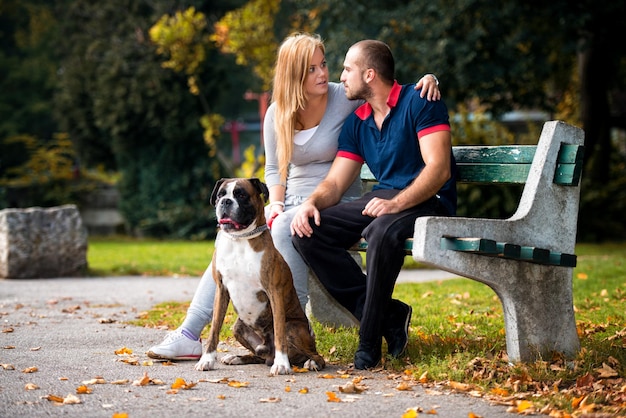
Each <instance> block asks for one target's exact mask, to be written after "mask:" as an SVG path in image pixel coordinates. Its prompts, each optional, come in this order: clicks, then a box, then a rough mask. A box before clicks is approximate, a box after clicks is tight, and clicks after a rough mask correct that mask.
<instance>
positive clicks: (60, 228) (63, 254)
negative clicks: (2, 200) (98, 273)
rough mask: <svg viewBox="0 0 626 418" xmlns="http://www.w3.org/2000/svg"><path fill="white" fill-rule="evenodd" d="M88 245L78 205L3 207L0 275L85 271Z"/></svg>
mask: <svg viewBox="0 0 626 418" xmlns="http://www.w3.org/2000/svg"><path fill="white" fill-rule="evenodd" d="M87 245H88V244H87V230H86V228H85V227H84V226H83V222H82V220H81V217H80V213H79V211H78V208H77V207H76V206H75V205H64V206H55V207H50V208H40V207H32V208H26V209H4V210H0V278H9V279H25V278H47V277H68V276H77V275H81V274H84V273H85V272H86V269H87Z"/></svg>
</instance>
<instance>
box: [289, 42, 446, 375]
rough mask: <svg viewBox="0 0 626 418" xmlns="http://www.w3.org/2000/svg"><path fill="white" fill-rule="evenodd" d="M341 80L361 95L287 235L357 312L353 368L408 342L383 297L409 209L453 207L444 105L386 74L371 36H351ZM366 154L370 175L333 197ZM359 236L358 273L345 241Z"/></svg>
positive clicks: (409, 223)
mask: <svg viewBox="0 0 626 418" xmlns="http://www.w3.org/2000/svg"><path fill="white" fill-rule="evenodd" d="M343 67H344V69H343V72H342V73H341V81H342V82H343V84H344V88H345V91H346V95H347V97H348V98H349V99H364V100H366V103H365V104H364V105H362V106H361V107H359V108H358V109H357V110H356V111H355V112H354V113H353V114H352V115H350V116H349V117H348V119H346V122H345V124H344V126H343V129H342V132H341V135H340V137H339V149H338V152H337V156H336V158H335V161H334V162H333V165H332V167H331V169H330V171H329V173H328V175H327V176H326V178H325V179H324V180H323V181H322V183H320V184H319V185H318V186H317V188H316V189H315V191H314V192H313V193H312V195H311V196H310V197H309V199H307V200H306V201H305V202H304V203H303V204H302V205H301V207H300V209H299V211H298V213H297V214H296V215H295V217H294V219H293V221H292V223H291V230H292V234H293V243H294V245H295V247H296V249H297V250H298V251H299V252H300V253H301V254H302V256H303V258H304V260H305V261H306V262H307V264H308V265H309V266H310V268H311V269H312V270H313V271H314V272H315V274H316V275H317V277H318V278H319V280H320V281H321V282H322V284H323V285H324V286H325V287H326V288H327V289H328V291H329V292H330V293H331V294H332V295H333V296H334V297H335V298H336V299H337V300H338V301H339V302H340V303H341V304H342V305H343V306H345V307H346V308H347V309H348V310H350V312H352V313H353V314H354V315H355V317H356V318H358V319H359V320H360V322H361V327H360V331H359V347H358V349H357V351H356V353H355V355H354V366H355V368H357V369H367V368H370V367H374V366H376V365H377V364H378V362H379V361H380V358H381V355H382V338H383V337H384V338H385V340H386V341H387V351H388V354H390V355H392V356H394V357H398V356H400V355H401V354H402V353H403V352H404V350H405V348H406V345H407V342H408V326H409V322H410V319H411V311H412V310H411V307H410V306H409V305H407V304H405V303H403V302H401V301H399V300H395V299H392V298H391V296H392V293H393V288H394V285H395V282H396V279H397V277H398V274H399V273H400V269H401V268H402V264H403V262H404V250H403V248H404V241H405V240H406V239H407V238H409V237H412V236H413V226H414V223H415V219H416V218H417V217H419V216H425V215H454V214H455V212H456V182H455V178H454V177H455V174H454V172H455V169H454V167H455V163H454V157H453V155H452V146H451V137H450V125H449V121H448V111H447V108H446V106H445V104H444V103H443V102H442V101H436V102H429V101H427V100H426V99H423V98H420V97H419V91H417V92H416V91H414V90H413V88H412V85H405V86H401V85H399V84H398V83H397V82H396V81H395V80H394V60H393V56H392V54H391V51H390V49H389V47H388V46H387V45H386V44H384V43H383V42H380V41H374V40H365V41H360V42H357V43H356V44H354V45H353V46H352V47H351V48H350V49H349V50H348V52H347V54H346V57H345V60H344V66H343ZM364 162H365V163H367V164H368V166H369V168H370V170H371V171H372V173H373V174H374V176H375V177H376V179H377V180H378V185H377V186H376V187H375V189H374V190H373V191H372V192H370V193H366V194H365V195H363V197H361V198H360V199H357V200H355V201H352V202H348V203H341V204H338V205H336V204H337V203H338V202H339V199H340V197H341V195H342V194H343V192H344V191H345V190H346V189H347V188H348V187H349V185H350V184H351V183H352V181H354V179H355V178H357V176H358V175H359V173H360V169H361V165H362V164H363V163H364ZM361 237H363V238H365V239H366V240H367V242H368V249H367V255H366V266H367V271H366V273H367V275H364V274H363V272H362V270H361V266H360V265H358V264H357V263H356V262H355V261H354V260H353V259H352V257H351V256H350V254H349V253H348V251H347V249H348V248H350V247H351V246H352V245H353V244H354V243H355V242H357V241H358V240H359V239H360V238H361Z"/></svg>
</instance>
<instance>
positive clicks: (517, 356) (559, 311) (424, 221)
mask: <svg viewBox="0 0 626 418" xmlns="http://www.w3.org/2000/svg"><path fill="white" fill-rule="evenodd" d="M583 141H584V134H583V131H582V130H581V129H578V128H575V127H573V126H570V125H567V124H565V123H563V122H547V123H546V124H545V125H544V128H543V131H542V133H541V137H540V139H539V143H538V144H537V150H536V154H535V157H534V159H533V162H532V165H531V168H530V173H529V175H528V179H527V181H526V185H525V187H524V191H523V193H522V197H521V200H520V204H519V206H518V209H517V211H516V212H515V214H514V215H513V216H512V217H511V218H509V219H506V220H498V219H478V218H442V217H423V218H419V219H417V221H416V223H415V235H414V238H413V239H414V240H413V258H414V259H415V260H417V261H419V262H424V263H428V264H431V265H433V266H436V267H437V268H440V269H443V270H446V271H449V272H452V273H455V274H458V275H460V276H464V277H468V278H471V279H474V280H477V281H479V282H482V283H485V284H486V285H488V286H489V287H491V288H492V289H493V290H494V291H495V292H496V294H497V295H498V297H499V298H500V300H501V302H502V307H503V310H504V323H505V329H506V344H507V352H508V356H509V360H510V361H512V362H520V361H521V362H529V361H534V360H537V359H541V358H544V359H548V358H550V356H551V355H552V353H553V352H559V353H562V354H564V355H565V356H568V357H573V356H574V355H575V354H576V353H577V352H578V350H579V340H578V335H577V332H576V322H575V318H574V308H573V306H574V305H573V295H572V275H573V268H572V267H564V266H553V265H542V264H536V263H532V262H529V261H524V260H515V259H507V258H498V257H488V256H484V255H478V254H474V253H471V252H463V251H453V250H450V249H446V248H445V246H442V245H441V240H442V238H445V237H481V238H486V239H490V240H494V241H497V242H514V243H516V244H519V245H521V246H529V247H540V248H545V249H549V250H550V251H555V252H558V253H564V254H574V247H575V244H576V226H577V221H578V205H579V198H580V196H579V195H580V185H579V184H575V185H569V186H568V185H559V184H556V183H554V181H553V180H554V178H555V170H556V166H557V155H558V153H559V149H560V147H561V144H576V145H582V144H583Z"/></svg>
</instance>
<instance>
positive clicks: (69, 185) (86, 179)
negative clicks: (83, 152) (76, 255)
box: [0, 134, 104, 207]
mask: <svg viewBox="0 0 626 418" xmlns="http://www.w3.org/2000/svg"><path fill="white" fill-rule="evenodd" d="M5 144H6V145H8V146H9V147H10V146H14V147H15V148H17V149H19V150H20V153H21V154H22V155H23V156H24V157H25V158H26V160H25V162H24V163H23V164H21V165H19V166H14V167H11V168H8V169H7V170H6V171H5V173H4V175H3V176H2V177H0V187H2V188H3V189H4V190H6V192H3V194H6V195H5V196H4V205H5V206H2V207H6V206H8V205H11V206H19V207H27V206H56V205H63V204H67V203H75V204H78V205H80V203H81V197H82V196H83V195H84V194H85V193H87V192H89V191H92V190H94V189H95V188H96V187H97V185H98V184H100V183H102V182H103V181H104V177H103V176H101V175H100V174H99V173H97V172H94V171H87V170H84V169H81V168H80V167H79V166H78V165H77V159H76V155H75V152H74V149H73V147H72V144H71V142H70V140H69V138H68V137H67V135H63V134H57V135H55V136H54V137H53V138H52V139H51V140H49V141H38V140H37V138H34V137H32V136H29V135H20V136H14V137H10V138H8V139H7V140H6V141H5ZM0 203H2V202H0Z"/></svg>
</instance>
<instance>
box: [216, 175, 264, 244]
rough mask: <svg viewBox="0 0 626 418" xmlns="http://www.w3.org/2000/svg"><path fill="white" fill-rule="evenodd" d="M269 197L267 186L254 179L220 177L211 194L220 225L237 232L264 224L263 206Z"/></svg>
mask: <svg viewBox="0 0 626 418" xmlns="http://www.w3.org/2000/svg"><path fill="white" fill-rule="evenodd" d="M268 196H269V192H268V190H267V186H266V185H265V184H264V183H262V182H261V181H260V180H259V179H256V178H252V179H242V178H233V179H221V180H219V181H218V182H217V183H216V184H215V188H214V189H213V193H212V194H211V204H212V205H213V206H215V213H216V215H217V222H218V224H219V226H220V228H222V229H223V230H224V231H229V232H236V231H243V230H245V229H247V228H248V227H251V226H252V228H255V227H257V226H259V225H262V224H264V223H265V214H264V211H263V206H264V204H265V201H266V199H267V197H268ZM257 220H258V222H255V221H257Z"/></svg>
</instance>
